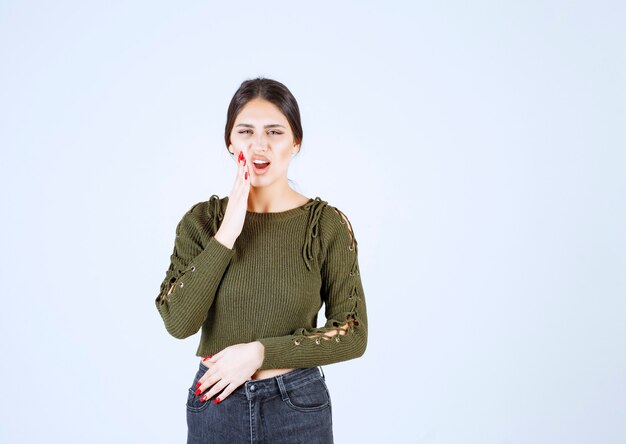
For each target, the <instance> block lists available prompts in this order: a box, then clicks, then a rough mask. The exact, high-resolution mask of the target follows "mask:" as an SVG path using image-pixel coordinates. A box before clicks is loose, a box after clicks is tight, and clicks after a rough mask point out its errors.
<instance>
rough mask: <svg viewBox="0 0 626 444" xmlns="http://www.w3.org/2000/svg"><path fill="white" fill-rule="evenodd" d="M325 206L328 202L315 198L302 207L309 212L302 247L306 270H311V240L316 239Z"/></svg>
mask: <svg viewBox="0 0 626 444" xmlns="http://www.w3.org/2000/svg"><path fill="white" fill-rule="evenodd" d="M326 205H328V202H326V201H323V200H322V199H321V198H319V197H316V198H315V199H314V200H313V201H311V202H309V203H307V204H306V205H304V209H307V210H309V211H310V212H309V221H308V223H307V228H306V237H305V239H304V246H303V247H302V256H303V257H304V263H305V264H306V268H307V269H308V270H311V260H312V259H313V238H316V237H317V234H318V232H319V229H318V227H319V224H318V222H319V219H320V216H321V215H322V210H323V209H324V207H325V206H326Z"/></svg>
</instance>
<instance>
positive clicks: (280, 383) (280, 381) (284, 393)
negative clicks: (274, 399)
mask: <svg viewBox="0 0 626 444" xmlns="http://www.w3.org/2000/svg"><path fill="white" fill-rule="evenodd" d="M276 382H277V383H278V389H279V390H280V396H281V397H282V398H283V401H287V400H288V399H289V396H288V395H287V389H286V388H285V383H284V382H283V375H278V376H276Z"/></svg>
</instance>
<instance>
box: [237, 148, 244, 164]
mask: <svg viewBox="0 0 626 444" xmlns="http://www.w3.org/2000/svg"><path fill="white" fill-rule="evenodd" d="M237 160H238V161H239V162H241V161H242V160H244V157H243V151H239V157H238V158H237Z"/></svg>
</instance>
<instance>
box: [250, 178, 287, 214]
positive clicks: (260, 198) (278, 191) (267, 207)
mask: <svg viewBox="0 0 626 444" xmlns="http://www.w3.org/2000/svg"><path fill="white" fill-rule="evenodd" d="M294 194H295V192H294V191H293V190H292V189H291V188H290V187H289V185H288V184H287V181H286V180H285V181H284V182H276V183H273V184H272V185H271V186H268V187H259V188H257V187H254V186H251V187H250V192H249V193H248V211H253V212H255V213H274V212H279V211H283V210H284V209H285V208H287V207H288V205H289V201H290V200H291V199H293V196H294Z"/></svg>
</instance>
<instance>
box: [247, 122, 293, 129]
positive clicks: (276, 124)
mask: <svg viewBox="0 0 626 444" xmlns="http://www.w3.org/2000/svg"><path fill="white" fill-rule="evenodd" d="M236 126H245V127H246V128H254V125H250V124H249V123H239V124H237V125H236ZM276 127H281V128H285V127H284V126H283V125H279V124H278V123H272V124H271V125H265V126H264V127H263V128H276ZM285 129H286V128H285Z"/></svg>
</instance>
